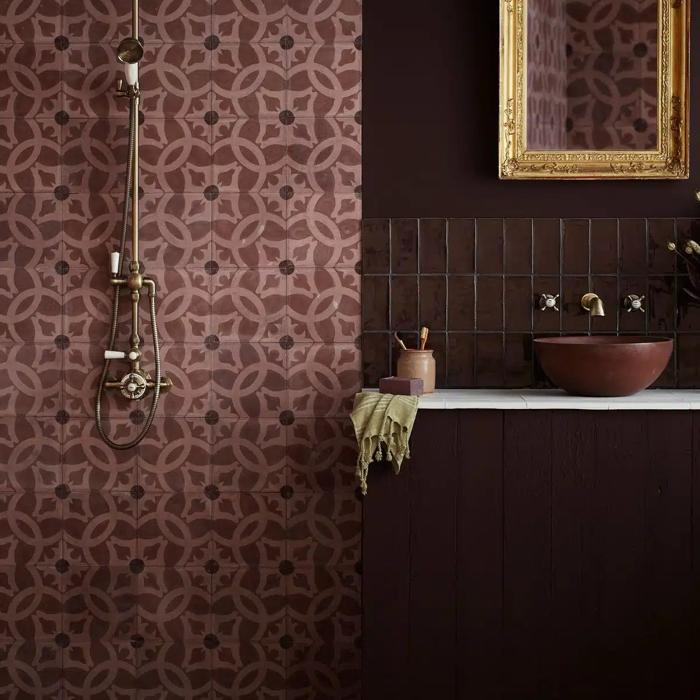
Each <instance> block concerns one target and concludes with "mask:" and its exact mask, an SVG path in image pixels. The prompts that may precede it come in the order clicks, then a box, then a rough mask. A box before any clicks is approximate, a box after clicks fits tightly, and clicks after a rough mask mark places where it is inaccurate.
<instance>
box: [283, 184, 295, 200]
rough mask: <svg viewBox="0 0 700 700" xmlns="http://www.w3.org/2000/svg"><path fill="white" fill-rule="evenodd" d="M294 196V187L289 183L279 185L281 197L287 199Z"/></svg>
mask: <svg viewBox="0 0 700 700" xmlns="http://www.w3.org/2000/svg"><path fill="white" fill-rule="evenodd" d="M293 196H294V188H293V187H292V186H291V185H284V186H283V187H280V197H282V199H285V200H288V199H291V198H292V197H293Z"/></svg>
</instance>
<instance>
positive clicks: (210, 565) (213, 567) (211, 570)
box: [204, 559, 219, 574]
mask: <svg viewBox="0 0 700 700" xmlns="http://www.w3.org/2000/svg"><path fill="white" fill-rule="evenodd" d="M204 570H205V571H206V572H207V573H208V574H215V573H216V572H217V571H218V570H219V562H217V561H214V560H213V559H210V560H209V561H208V562H207V563H206V564H205V565H204Z"/></svg>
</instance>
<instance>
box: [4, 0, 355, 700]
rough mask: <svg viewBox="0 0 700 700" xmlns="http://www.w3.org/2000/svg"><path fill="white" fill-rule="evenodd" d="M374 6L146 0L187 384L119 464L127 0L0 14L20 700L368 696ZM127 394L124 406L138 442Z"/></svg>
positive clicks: (10, 575)
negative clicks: (368, 237)
mask: <svg viewBox="0 0 700 700" xmlns="http://www.w3.org/2000/svg"><path fill="white" fill-rule="evenodd" d="M263 7H264V8H265V10H263V9H261V8H263ZM360 9H361V8H360V0H338V1H337V2H335V3H334V4H333V6H332V8H331V9H330V10H329V5H328V4H324V3H318V2H309V0H265V2H259V3H249V2H246V1H244V0H187V1H186V2H185V1H182V2H169V3H162V2H160V1H159V0H142V1H141V33H142V35H143V38H144V42H145V47H146V52H145V57H144V60H143V67H142V73H141V86H142V90H143V100H142V106H141V107H142V111H143V127H142V132H141V136H142V139H141V156H142V183H141V184H142V190H143V192H142V197H141V209H142V258H143V260H144V262H145V266H146V269H147V272H148V273H149V274H151V275H153V276H154V277H155V278H156V279H157V280H158V282H159V284H160V292H159V295H160V308H159V321H160V331H161V335H162V341H163V343H162V344H163V358H164V370H165V372H166V373H167V374H168V375H169V376H170V377H171V378H172V380H173V382H174V387H173V389H172V391H171V392H170V393H169V394H167V395H166V396H164V397H163V401H162V404H161V407H160V408H159V411H158V418H157V420H156V422H155V424H154V426H153V428H152V430H151V432H150V434H149V435H148V438H147V439H146V440H145V441H144V442H143V443H142V444H141V446H140V447H138V448H136V449H134V450H131V451H127V452H113V451H111V450H109V449H107V448H106V447H105V446H104V445H103V444H102V443H101V442H100V440H99V439H98V437H97V435H96V431H95V428H94V420H93V400H94V395H95V389H96V382H97V378H98V375H99V372H100V366H101V359H100V357H101V355H102V351H103V350H104V347H105V343H106V338H107V333H108V324H109V313H110V297H109V283H108V274H107V269H108V268H107V261H108V252H109V251H111V250H112V249H113V248H114V247H115V246H116V241H117V236H118V230H117V228H118V220H119V211H120V205H121V201H122V188H123V177H124V168H125V161H126V145H127V119H126V115H127V111H126V107H127V106H126V104H125V103H124V102H123V101H120V100H119V99H116V98H115V97H114V85H115V81H116V79H117V77H118V75H119V68H118V65H117V63H116V60H115V46H116V43H117V42H118V39H119V38H121V37H124V36H127V35H128V34H129V13H130V2H129V0H117V2H116V3H112V2H109V3H103V4H100V3H89V2H83V1H82V0H40V1H38V2H35V3H21V2H20V3H17V2H13V3H3V4H2V6H1V9H0V15H1V16H0V56H1V60H0V110H1V111H2V114H1V115H0V116H1V118H0V299H1V300H2V301H1V303H0V391H1V393H2V398H0V463H1V465H2V466H1V468H0V543H1V545H2V546H0V695H2V696H3V697H6V696H7V697H9V696H12V695H13V693H16V692H20V690H19V689H21V692H23V693H25V695H26V696H27V697H29V696H31V697H39V696H42V697H65V698H68V697H87V696H88V695H89V696H90V697H106V696H107V694H110V695H111V694H117V695H120V696H124V697H149V698H150V697H153V698H156V697H158V698H164V697H167V698H174V697H183V698H185V697H186V698H231V697H236V698H240V699H242V698H253V697H256V698H258V697H286V698H309V697H319V698H321V697H332V698H353V699H354V698H358V697H359V695H360V690H359V665H360V650H359V638H360V584H359V573H358V572H359V556H360V548H359V544H360V527H361V508H360V502H359V501H358V499H357V498H356V495H355V489H354V484H353V461H354V450H353V441H352V434H351V432H350V430H349V426H348V421H347V415H348V407H349V402H350V401H351V399H352V396H353V394H354V393H355V391H356V390H357V389H358V388H359V387H360V385H361V365H360V350H359V345H358V343H357V338H358V336H359V334H360V330H361V329H360V289H359V287H360V281H359V274H358V272H357V271H356V269H355V268H356V265H357V263H358V261H359V258H360V201H359V197H358V194H357V193H359V187H360V143H361V139H360V125H359V124H360V94H361V93H360V90H361V53H360V49H361V37H360V33H361V12H360ZM144 311H145V307H144ZM125 318H126V317H125ZM144 323H145V337H146V352H147V353H148V354H150V348H149V345H148V342H149V340H150V330H149V328H148V322H147V318H146V317H145V316H144ZM147 364H150V362H149V361H147ZM127 404H128V402H126V403H125V402H122V401H120V400H119V399H116V398H112V399H110V400H109V401H108V402H106V406H105V412H106V415H107V424H108V425H107V427H108V430H109V431H110V433H111V434H112V435H114V436H116V437H118V438H119V439H121V440H124V439H126V438H127V437H128V436H130V435H133V434H134V432H135V431H136V430H137V429H138V426H139V424H140V423H141V422H142V421H143V419H144V414H143V411H144V410H146V405H144V404H139V405H138V406H137V405H135V404H128V405H127Z"/></svg>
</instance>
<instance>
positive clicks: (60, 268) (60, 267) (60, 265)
mask: <svg viewBox="0 0 700 700" xmlns="http://www.w3.org/2000/svg"><path fill="white" fill-rule="evenodd" d="M54 269H55V270H56V274H57V275H67V274H68V272H69V271H70V265H69V264H68V263H67V262H66V261H65V260H59V261H58V262H57V263H56V264H55V265H54Z"/></svg>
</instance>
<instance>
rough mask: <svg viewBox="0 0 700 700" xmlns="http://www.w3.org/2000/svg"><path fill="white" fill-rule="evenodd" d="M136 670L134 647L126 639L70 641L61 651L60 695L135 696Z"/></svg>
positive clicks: (77, 696)
mask: <svg viewBox="0 0 700 700" xmlns="http://www.w3.org/2000/svg"><path fill="white" fill-rule="evenodd" d="M136 673H137V656H136V650H135V649H134V648H133V646H132V645H131V644H130V643H129V642H127V641H122V640H115V641H111V640H109V639H106V640H99V639H91V640H89V641H85V642H75V643H71V644H70V645H69V646H68V647H67V648H66V649H64V650H63V687H64V696H63V697H65V698H71V700H72V698H79V697H86V696H87V697H99V696H100V695H106V694H110V695H114V696H115V697H118V698H136V697H137V695H136V693H137V690H136V687H137V686H136Z"/></svg>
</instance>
